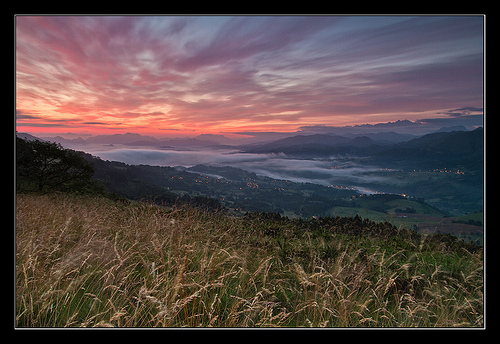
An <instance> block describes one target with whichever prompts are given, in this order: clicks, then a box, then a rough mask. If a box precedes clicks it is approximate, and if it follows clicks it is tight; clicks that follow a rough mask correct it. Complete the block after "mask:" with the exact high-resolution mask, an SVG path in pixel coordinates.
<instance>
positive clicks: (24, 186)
mask: <svg viewBox="0 0 500 344" xmlns="http://www.w3.org/2000/svg"><path fill="white" fill-rule="evenodd" d="M93 175H94V167H93V165H92V164H91V163H90V162H88V161H86V160H85V159H84V158H83V157H82V156H81V154H79V153H78V152H76V151H73V150H69V149H64V148H63V147H62V146H61V145H60V144H58V143H53V142H46V141H39V140H33V141H28V140H24V139H21V138H19V137H17V138H16V188H17V190H18V191H37V192H42V193H43V192H49V191H86V190H87V191H88V190H89V189H92V188H94V189H95V188H96V187H97V185H96V183H95V181H94V180H93V179H92V176H93Z"/></svg>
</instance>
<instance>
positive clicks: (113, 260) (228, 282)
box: [16, 194, 483, 327]
mask: <svg viewBox="0 0 500 344" xmlns="http://www.w3.org/2000/svg"><path fill="white" fill-rule="evenodd" d="M262 226H263V225H262V224H259V223H250V224H249V222H248V221H247V222H246V221H244V220H243V219H241V218H230V217H227V216H225V215H214V214H205V213H203V212H200V211H197V210H195V209H188V208H171V209H165V208H161V207H158V206H155V205H149V204H142V203H135V204H134V203H133V204H128V205H127V204H122V203H118V202H113V201H111V200H108V199H105V198H101V197H89V196H81V197H77V196H69V195H43V196H40V195H25V194H18V195H17V203H16V313H17V314H16V324H17V326H18V327H182V326H189V327H198V326H203V327H235V326H242V327H252V326H262V327H283V326H313V327H323V326H336V327H355V326H361V327H364V326H373V327H452V326H466V327H482V326H483V270H482V268H483V260H482V255H481V253H474V254H472V253H469V252H458V253H457V252H445V251H443V252H439V251H429V252H427V251H426V252H424V251H422V250H421V249H420V251H419V249H418V248H415V251H414V252H409V251H408V250H405V249H397V250H392V251H389V250H387V249H384V248H383V245H381V242H380V241H377V240H372V239H366V238H365V239H363V238H354V237H347V236H342V235H331V236H329V237H314V236H313V235H312V234H311V233H309V232H303V233H302V232H300V231H294V230H293V228H292V229H288V230H285V231H284V232H283V235H282V236H280V237H278V238H276V237H272V236H267V235H265V234H264V232H265V228H262ZM299 233H302V234H299ZM356 240H357V241H356ZM320 252H330V253H329V254H328V255H326V256H325V255H321V254H320ZM440 262H441V263H440ZM450 267H452V268H453V271H451V270H450V269H451V268H450ZM447 269H448V270H447Z"/></svg>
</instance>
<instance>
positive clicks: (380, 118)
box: [16, 16, 484, 137]
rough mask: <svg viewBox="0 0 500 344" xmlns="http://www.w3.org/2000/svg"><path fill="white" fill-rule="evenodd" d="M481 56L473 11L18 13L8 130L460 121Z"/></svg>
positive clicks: (165, 132)
mask: <svg viewBox="0 0 500 344" xmlns="http://www.w3.org/2000/svg"><path fill="white" fill-rule="evenodd" d="M483 61H484V58H483V17H482V16H444V17H443V16H416V17H410V16H17V17H16V130H17V131H18V132H29V133H33V134H38V135H40V134H48V133H58V134H64V133H66V134H77V135H82V136H85V135H87V136H88V135H98V134H115V133H126V132H134V133H140V134H144V135H152V136H156V137H172V136H196V135H199V134H224V135H226V136H231V135H236V134H241V133H245V134H249V133H252V132H254V133H255V132H293V131H297V130H300V128H304V127H309V128H311V127H323V126H354V125H361V124H367V123H368V124H377V123H385V122H391V121H392V122H394V121H401V120H405V119H407V120H409V121H413V122H418V121H426V120H428V121H444V122H446V120H447V119H460V118H463V119H464V120H465V119H467V118H469V119H470V118H472V117H471V116H475V118H477V117H478V116H477V115H479V114H482V113H483V74H484V71H483ZM479 117H480V116H479Z"/></svg>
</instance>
